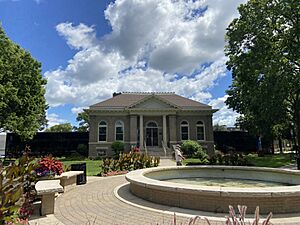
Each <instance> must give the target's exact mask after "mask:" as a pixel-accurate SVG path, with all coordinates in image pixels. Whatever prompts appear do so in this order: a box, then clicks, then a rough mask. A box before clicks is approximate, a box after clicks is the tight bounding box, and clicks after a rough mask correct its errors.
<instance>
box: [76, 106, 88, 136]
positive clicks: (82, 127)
mask: <svg viewBox="0 0 300 225" xmlns="http://www.w3.org/2000/svg"><path fill="white" fill-rule="evenodd" d="M76 121H77V122H78V123H79V127H74V129H75V130H76V131H78V132H87V131H89V122H90V118H89V115H88V114H87V113H86V111H83V112H81V113H78V115H77V118H76Z"/></svg>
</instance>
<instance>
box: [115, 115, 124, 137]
mask: <svg viewBox="0 0 300 225" xmlns="http://www.w3.org/2000/svg"><path fill="white" fill-rule="evenodd" d="M118 122H120V123H121V124H122V128H123V133H122V140H117V123H118ZM118 127H120V126H118ZM124 136H125V126H124V122H123V121H122V120H117V121H116V122H115V141H121V142H124Z"/></svg>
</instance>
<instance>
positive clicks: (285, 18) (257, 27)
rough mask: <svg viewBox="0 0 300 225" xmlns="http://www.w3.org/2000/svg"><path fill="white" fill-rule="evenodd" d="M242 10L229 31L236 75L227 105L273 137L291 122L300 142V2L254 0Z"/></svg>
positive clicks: (228, 49)
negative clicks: (279, 127)
mask: <svg viewBox="0 0 300 225" xmlns="http://www.w3.org/2000/svg"><path fill="white" fill-rule="evenodd" d="M238 10H239V13H240V17H239V18H236V19H234V20H233V21H232V22H231V24H230V25H229V27H228V28H227V34H226V38H227V42H228V44H227V46H226V48H225V53H226V55H227V56H228V57H229V60H228V62H227V67H228V69H229V70H231V71H232V77H233V83H232V85H231V86H230V89H229V90H228V91H227V93H228V95H229V97H228V99H227V101H226V103H227V104H228V105H229V107H230V108H232V109H234V110H236V111H237V112H239V113H241V114H242V116H241V117H240V118H239V123H240V125H241V126H242V127H246V128H248V129H249V128H250V129H252V130H254V131H255V132H256V133H257V134H263V135H265V136H269V137H274V136H275V135H276V136H278V135H279V134H278V132H280V131H281V130H284V129H283V128H281V129H278V126H279V125H280V126H282V125H283V124H284V125H285V126H286V127H288V126H290V125H291V126H292V127H293V128H294V130H295V133H296V137H298V138H297V139H298V141H299V140H300V73H299V69H300V57H299V56H300V51H299V48H300V45H299V40H300V38H299V34H300V24H299V21H300V4H299V1H298V0H286V1H280V0H271V1H270V0H249V1H248V2H247V3H246V4H242V5H240V7H239V8H238ZM296 143H297V142H296Z"/></svg>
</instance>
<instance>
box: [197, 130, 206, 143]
mask: <svg viewBox="0 0 300 225" xmlns="http://www.w3.org/2000/svg"><path fill="white" fill-rule="evenodd" d="M197 140H198V141H204V127H197Z"/></svg>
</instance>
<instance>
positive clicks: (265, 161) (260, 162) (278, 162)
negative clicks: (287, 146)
mask: <svg viewBox="0 0 300 225" xmlns="http://www.w3.org/2000/svg"><path fill="white" fill-rule="evenodd" d="M247 158H248V160H249V162H250V163H251V164H253V165H254V166H259V167H272V168H278V167H282V166H286V165H289V164H291V163H295V160H294V159H293V157H291V155H290V154H276V155H266V156H263V157H258V156H257V155H256V154H249V155H248V156H247Z"/></svg>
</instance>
